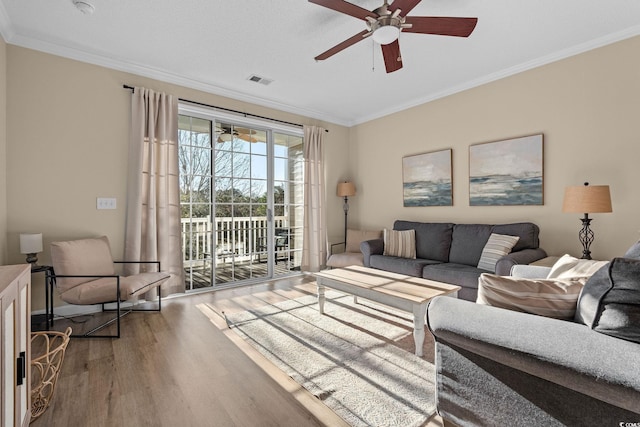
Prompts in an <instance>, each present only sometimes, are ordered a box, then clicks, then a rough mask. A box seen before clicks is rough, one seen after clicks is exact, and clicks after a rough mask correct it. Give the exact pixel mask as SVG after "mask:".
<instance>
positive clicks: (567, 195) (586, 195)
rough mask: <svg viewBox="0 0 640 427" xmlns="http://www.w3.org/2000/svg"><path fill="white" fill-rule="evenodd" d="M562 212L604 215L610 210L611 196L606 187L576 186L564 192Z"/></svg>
mask: <svg viewBox="0 0 640 427" xmlns="http://www.w3.org/2000/svg"><path fill="white" fill-rule="evenodd" d="M562 212H573V213H606V212H613V210H612V209H611V194H610V193H609V186H608V185H588V184H585V185H577V186H572V187H567V188H566V189H565V191H564V202H563V203H562Z"/></svg>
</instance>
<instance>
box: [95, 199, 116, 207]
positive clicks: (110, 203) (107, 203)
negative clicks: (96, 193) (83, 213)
mask: <svg viewBox="0 0 640 427" xmlns="http://www.w3.org/2000/svg"><path fill="white" fill-rule="evenodd" d="M96 208H97V209H115V208H116V199H115V197H98V199H97V202H96Z"/></svg>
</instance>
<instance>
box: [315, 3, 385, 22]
mask: <svg viewBox="0 0 640 427" xmlns="http://www.w3.org/2000/svg"><path fill="white" fill-rule="evenodd" d="M309 3H315V4H317V5H320V6H324V7H326V8H329V9H331V10H335V11H338V12H342V13H344V14H347V15H350V16H353V17H354V18H358V19H365V18H366V17H367V16H370V17H372V18H377V17H378V15H376V14H375V13H373V12H371V11H370V10H367V9H363V8H361V7H360V6H356V5H355V4H352V3H348V2H346V1H343V0H309Z"/></svg>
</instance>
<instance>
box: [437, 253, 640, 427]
mask: <svg viewBox="0 0 640 427" xmlns="http://www.w3.org/2000/svg"><path fill="white" fill-rule="evenodd" d="M427 324H428V327H429V329H430V331H431V333H432V334H433V336H434V338H435V365H436V406H437V409H438V413H439V414H440V415H441V416H442V417H443V419H444V420H445V425H448V421H451V422H452V423H454V424H455V425H457V426H460V427H465V426H507V425H509V426H523V427H527V426H531V427H538V426H629V427H630V426H638V425H640V242H638V243H636V244H635V245H634V246H633V247H632V248H631V249H630V250H629V251H627V253H626V254H625V255H624V256H623V257H622V258H614V259H613V260H612V261H611V262H610V263H608V264H607V265H605V266H604V267H602V268H601V269H600V270H598V271H597V272H596V273H595V274H593V276H591V277H590V278H589V280H588V281H587V282H586V284H585V285H584V287H583V289H582V291H581V293H580V296H579V298H578V301H577V309H576V314H575V318H574V319H573V321H570V320H559V319H553V318H549V317H542V316H538V315H533V314H527V313H522V312H518V311H511V310H506V309H503V308H498V307H492V306H487V305H481V304H473V303H471V302H469V301H461V300H458V299H455V298H444V297H436V298H434V299H433V300H432V301H431V302H430V304H429V306H428V310H427Z"/></svg>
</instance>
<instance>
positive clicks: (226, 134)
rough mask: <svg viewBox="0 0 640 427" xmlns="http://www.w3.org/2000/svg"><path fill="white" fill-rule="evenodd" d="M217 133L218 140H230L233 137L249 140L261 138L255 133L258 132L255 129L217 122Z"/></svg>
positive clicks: (254, 140) (253, 140)
mask: <svg viewBox="0 0 640 427" xmlns="http://www.w3.org/2000/svg"><path fill="white" fill-rule="evenodd" d="M215 133H216V134H217V135H218V139H217V142H229V141H232V140H233V138H238V139H241V140H243V141H247V142H258V141H259V139H258V138H256V137H255V136H253V135H256V134H257V132H256V131H255V130H253V129H247V128H240V127H235V126H227V125H222V126H221V125H218V124H216V129H215Z"/></svg>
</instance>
